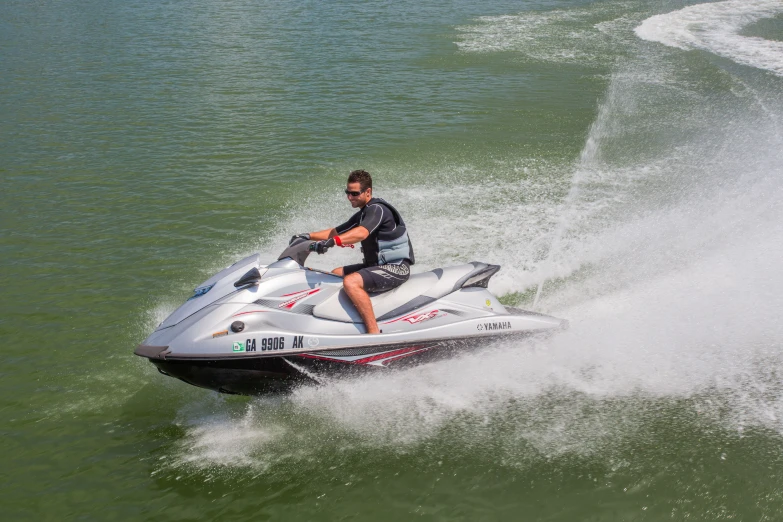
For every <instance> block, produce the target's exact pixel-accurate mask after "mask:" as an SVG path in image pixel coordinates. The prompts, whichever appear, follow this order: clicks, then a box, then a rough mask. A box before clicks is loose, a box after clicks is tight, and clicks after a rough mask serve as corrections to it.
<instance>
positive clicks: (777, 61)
mask: <svg viewBox="0 0 783 522" xmlns="http://www.w3.org/2000/svg"><path fill="white" fill-rule="evenodd" d="M780 13H783V2H781V1H780V0H727V1H725V2H715V3H707V4H698V5H693V6H690V7H686V8H684V9H680V10H679V11H674V12H671V13H666V14H661V15H656V16H653V17H650V18H648V19H647V20H645V21H644V22H642V24H641V25H639V26H638V27H637V28H636V29H635V32H636V34H637V35H638V36H639V38H642V39H644V40H649V41H652V42H659V43H662V44H664V45H668V46H670V47H676V48H679V49H683V50H690V49H702V50H705V51H709V52H711V53H714V54H717V55H719V56H723V57H725V58H728V59H730V60H733V61H735V62H737V63H740V64H743V65H748V66H751V67H756V68H759V69H765V70H767V71H771V72H773V73H775V74H776V75H778V76H783V42H776V41H771V40H765V39H763V38H757V37H749V36H741V35H740V34H738V33H739V31H740V30H741V29H742V28H743V27H745V26H746V25H748V24H751V23H753V22H756V21H758V20H761V19H763V18H770V17H773V16H776V15H778V14H780Z"/></svg>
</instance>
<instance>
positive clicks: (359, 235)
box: [329, 225, 370, 245]
mask: <svg viewBox="0 0 783 522" xmlns="http://www.w3.org/2000/svg"><path fill="white" fill-rule="evenodd" d="M369 235H370V232H369V231H368V230H367V229H366V228H364V227H363V226H361V225H359V226H358V227H354V228H352V229H351V230H349V231H347V232H343V233H342V234H340V242H337V240H335V243H337V244H338V245H340V244H343V245H352V244H354V243H359V242H361V241H364V240H365V239H367V236H369ZM329 237H332V236H329Z"/></svg>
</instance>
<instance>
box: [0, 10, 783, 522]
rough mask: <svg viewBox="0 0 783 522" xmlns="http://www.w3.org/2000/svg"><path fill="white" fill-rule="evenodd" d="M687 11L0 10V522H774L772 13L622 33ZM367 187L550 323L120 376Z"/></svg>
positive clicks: (340, 257) (426, 241) (779, 480)
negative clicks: (313, 361) (216, 290)
mask: <svg viewBox="0 0 783 522" xmlns="http://www.w3.org/2000/svg"><path fill="white" fill-rule="evenodd" d="M686 4H687V2H686V3H684V2H680V1H676V2H668V1H655V2H645V1H641V0H638V1H635V0H632V1H615V0H611V1H605V2H589V1H578V2H576V1H571V2H556V1H543V0H542V1H513V2H512V1H500V0H498V1H494V0H493V1H488V2H468V1H462V0H454V1H448V2H447V1H436V2H427V3H424V5H421V3H418V2H409V1H398V2H393V3H382V2H377V3H360V2H322V3H318V2H304V3H299V4H297V3H290V2H281V1H276V0H270V1H257V2H250V1H245V0H240V1H236V2H193V1H187V0H185V1H180V2H174V1H168V2H150V1H147V0H131V1H128V2H114V1H109V2H98V1H94V0H85V1H64V2H53V1H49V0H42V1H36V2H29V1H21V0H7V1H6V2H4V3H3V4H2V5H0V114H1V115H2V117H0V143H2V145H0V179H1V180H2V191H1V192H0V193H1V194H2V205H1V206H0V269H1V272H0V286H1V287H2V295H3V298H2V301H0V336H1V337H0V347H1V349H2V353H3V365H2V367H0V368H1V369H0V377H1V378H0V389H2V395H1V397H2V398H1V399H0V401H1V402H0V404H2V406H1V408H2V423H0V427H1V428H0V429H2V436H3V440H4V444H3V447H4V451H3V452H2V457H0V470H1V471H0V473H2V476H3V482H4V486H3V488H2V492H1V493H0V509H2V513H3V518H4V519H7V520H212V519H220V520H251V519H252V520H257V519H285V520H366V519H372V520H401V519H413V518H420V519H424V520H558V521H561V520H562V521H572V520H591V521H599V520H601V521H603V520H607V521H609V520H611V521H614V520H685V519H688V520H771V521H772V520H780V519H783V477H781V471H780V470H781V469H783V468H782V467H781V465H782V464H783V462H782V461H783V437H781V434H782V433H783V422H781V419H782V418H783V385H781V383H780V371H781V369H783V354H782V353H781V349H782V348H783V328H782V327H781V322H780V320H779V317H780V313H781V311H783V300H782V299H783V298H782V297H781V296H783V277H781V276H780V271H779V264H780V259H781V258H783V251H782V250H781V248H782V247H781V245H783V225H781V223H783V207H781V204H780V201H783V198H781V196H783V183H782V182H781V173H783V153H781V151H783V111H781V107H783V78H781V76H780V75H778V74H777V73H776V72H775V71H776V70H777V69H775V67H780V64H781V63H783V57H781V56H780V54H779V53H780V51H779V50H777V48H775V47H774V45H775V44H774V42H778V45H779V42H780V40H781V39H783V36H782V35H781V32H780V31H781V25H780V23H779V22H780V16H781V15H780V13H779V12H778V13H777V15H776V14H775V13H772V14H770V15H765V16H763V17H760V19H759V20H757V21H755V22H753V24H751V25H749V26H748V27H747V28H745V30H744V32H742V33H741V34H743V35H747V36H752V37H757V38H760V39H764V41H766V42H769V43H770V45H769V46H768V47H766V48H765V49H766V51H765V52H767V54H766V55H765V56H767V57H768V60H767V61H765V62H763V63H761V64H760V65H759V66H758V67H753V66H749V65H748V64H747V63H739V62H737V61H735V60H733V59H732V58H731V56H727V55H726V54H725V53H724V54H721V52H722V51H721V52H718V51H715V52H712V51H711V50H710V49H711V48H708V49H704V48H700V49H692V50H683V49H678V48H676V47H671V46H666V45H663V44H661V43H658V42H653V41H647V40H643V39H642V38H640V37H638V36H637V35H636V34H635V33H634V31H633V30H634V28H635V27H637V26H638V25H639V24H640V23H641V22H642V21H643V20H645V19H647V18H649V17H650V16H653V15H656V14H659V13H668V12H671V11H676V10H677V9H681V8H683V7H684V6H685V5H686ZM768 4H771V3H769V2H768ZM773 8H774V5H773ZM737 16H741V13H739V14H737ZM716 38H717V39H718V40H720V38H721V36H720V35H719V36H717V37H716ZM720 41H722V40H720ZM710 45H712V43H711V44H710ZM732 45H742V43H740V44H737V43H736V42H734V43H732ZM716 49H717V47H716ZM718 50H719V49H718ZM776 53H778V54H776ZM770 64H771V65H770ZM776 64H777V65H776ZM781 70H783V69H781ZM356 168H364V169H367V170H369V171H370V172H371V173H372V174H373V175H374V179H375V186H376V193H377V194H378V195H380V196H381V197H386V198H387V199H389V200H390V201H392V202H393V203H394V204H395V206H397V207H398V208H399V209H400V210H401V211H402V213H403V215H404V217H405V219H406V222H408V224H409V228H410V229H411V234H412V237H413V240H414V242H415V244H416V252H417V260H418V261H419V264H417V265H416V267H415V268H416V269H417V270H425V269H429V268H433V267H436V266H440V265H442V264H448V263H453V262H465V261H470V260H474V259H475V260H483V261H489V262H496V263H498V264H501V265H503V270H502V271H501V272H500V273H499V274H498V275H497V276H495V278H493V282H492V285H491V286H490V289H491V290H492V291H494V292H495V293H497V294H498V295H500V296H501V298H502V299H503V300H504V301H505V302H508V303H512V304H516V305H521V306H526V307H531V306H532V305H533V301H534V299H535V295H536V291H537V288H538V287H539V285H540V284H542V285H543V286H542V290H541V293H540V301H539V303H538V304H537V308H538V309H539V310H541V311H544V312H546V313H551V314H554V315H557V316H558V317H564V318H567V319H569V321H570V322H571V325H572V327H571V329H570V330H569V331H568V332H566V333H564V334H561V335H559V336H556V337H555V338H552V339H550V340H546V341H536V342H526V343H516V344H509V343H500V344H498V345H493V346H487V347H485V348H486V349H485V350H482V351H480V352H477V353H475V354H467V355H465V356H464V357H462V358H459V359H455V360H450V361H445V362H442V363H437V364H431V365H427V366H422V367H419V368H415V369H412V370H409V371H405V372H396V373H388V374H379V375H374V376H370V377H366V378H362V379H355V380H350V381H338V382H329V383H326V384H325V385H323V386H320V387H305V388H302V389H299V390H297V391H296V392H295V393H293V394H292V395H287V396H282V397H271V398H246V397H228V396H221V395H218V394H215V393H213V392H209V391H206V390H200V389H196V388H193V387H190V386H188V385H186V384H184V383H181V382H179V381H175V380H173V379H170V378H167V377H164V376H162V375H160V374H158V373H157V372H156V371H155V370H154V368H153V367H152V365H150V364H149V363H146V362H145V361H144V360H142V359H140V358H137V357H135V356H134V355H133V350H134V348H135V346H136V345H137V344H138V343H140V342H141V341H143V340H144V338H145V337H146V336H147V335H148V334H149V333H150V332H151V331H152V329H154V327H155V325H157V324H158V323H159V322H160V321H161V320H162V319H163V318H164V317H165V316H166V315H167V314H168V313H170V312H171V311H172V310H173V309H174V308H175V307H176V306H178V304H179V303H181V302H182V301H183V300H184V299H186V298H187V297H188V296H189V295H190V294H191V292H192V289H193V288H195V287H196V286H197V285H198V284H199V283H200V282H202V281H203V280H205V279H207V278H208V277H209V276H210V275H211V274H213V273H214V272H216V271H217V270H218V269H220V268H222V267H224V266H226V265H228V264H230V263H232V262H233V261H235V260H237V259H239V258H240V257H241V256H243V255H246V254H248V253H250V252H255V251H260V252H261V253H262V255H263V256H266V257H267V258H272V257H273V256H274V255H275V254H277V253H278V252H279V251H280V250H282V248H283V247H284V246H285V244H286V240H287V238H288V237H290V235H292V234H293V233H297V232H303V231H306V230H315V229H319V228H325V227H327V226H330V225H334V224H337V223H339V222H342V221H343V220H344V219H345V218H346V217H347V216H348V215H350V207H349V206H348V204H347V203H346V201H345V199H344V196H343V195H342V189H343V184H344V180H345V177H346V175H347V173H348V172H350V171H351V170H353V169H356ZM352 260H353V258H352V257H351V254H350V253H338V254H334V255H333V254H332V253H331V252H330V255H329V256H324V258H323V259H317V260H315V266H322V267H324V268H327V267H332V266H336V265H338V264H341V263H343V262H351V261H352ZM354 262H355V261H354Z"/></svg>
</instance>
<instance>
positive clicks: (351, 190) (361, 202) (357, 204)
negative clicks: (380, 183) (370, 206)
mask: <svg viewBox="0 0 783 522" xmlns="http://www.w3.org/2000/svg"><path fill="white" fill-rule="evenodd" d="M345 190H347V191H348V194H346V195H347V196H348V201H350V202H351V206H352V207H353V208H361V207H363V206H365V205H366V204H367V203H368V202H369V201H370V200H371V199H372V189H370V188H368V189H367V190H365V191H364V192H362V187H361V185H360V184H359V182H358V181H357V182H356V183H348V185H347V186H346V187H345ZM357 192H358V193H359V195H358V196H354V194H356V193H357Z"/></svg>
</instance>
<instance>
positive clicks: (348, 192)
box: [345, 189, 364, 198]
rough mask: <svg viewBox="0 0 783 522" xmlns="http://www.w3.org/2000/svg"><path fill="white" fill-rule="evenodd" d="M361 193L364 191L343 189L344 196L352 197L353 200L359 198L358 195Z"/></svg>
mask: <svg viewBox="0 0 783 522" xmlns="http://www.w3.org/2000/svg"><path fill="white" fill-rule="evenodd" d="M362 192H364V191H363V190H348V189H345V195H346V196H353V197H355V198H356V197H359V194H361V193H362Z"/></svg>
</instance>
